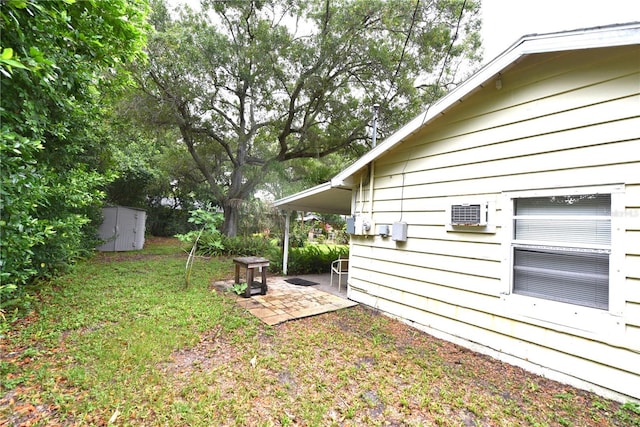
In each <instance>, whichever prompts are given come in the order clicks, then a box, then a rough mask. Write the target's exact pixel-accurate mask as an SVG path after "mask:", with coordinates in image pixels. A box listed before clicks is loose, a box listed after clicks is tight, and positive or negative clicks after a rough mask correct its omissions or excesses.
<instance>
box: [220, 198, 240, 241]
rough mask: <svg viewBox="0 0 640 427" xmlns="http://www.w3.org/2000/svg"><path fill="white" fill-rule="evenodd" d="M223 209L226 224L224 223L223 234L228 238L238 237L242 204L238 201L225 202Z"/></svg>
mask: <svg viewBox="0 0 640 427" xmlns="http://www.w3.org/2000/svg"><path fill="white" fill-rule="evenodd" d="M240 202H241V201H240ZM222 209H223V211H224V222H223V223H222V234H224V235H225V236H228V237H236V236H237V235H238V219H239V215H240V203H239V201H238V200H237V199H233V200H224V201H223V202H222Z"/></svg>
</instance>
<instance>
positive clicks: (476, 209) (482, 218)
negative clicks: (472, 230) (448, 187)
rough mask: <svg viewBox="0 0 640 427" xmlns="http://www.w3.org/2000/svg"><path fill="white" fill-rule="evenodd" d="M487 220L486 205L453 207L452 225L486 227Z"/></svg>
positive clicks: (466, 204) (465, 204)
mask: <svg viewBox="0 0 640 427" xmlns="http://www.w3.org/2000/svg"><path fill="white" fill-rule="evenodd" d="M487 219H488V218H487V205H486V203H482V204H469V203H463V204H460V205H451V225H454V226H484V225H487Z"/></svg>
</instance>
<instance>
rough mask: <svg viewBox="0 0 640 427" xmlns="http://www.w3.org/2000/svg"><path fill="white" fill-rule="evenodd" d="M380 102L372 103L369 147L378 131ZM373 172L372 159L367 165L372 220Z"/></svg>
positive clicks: (374, 145) (371, 217) (373, 164)
mask: <svg viewBox="0 0 640 427" xmlns="http://www.w3.org/2000/svg"><path fill="white" fill-rule="evenodd" d="M379 109H380V104H373V130H372V131H371V149H372V150H373V149H374V148H376V139H377V136H378V135H377V133H378V110H379ZM374 174H375V163H374V161H373V160H372V161H371V166H370V167H369V218H370V220H371V221H373V175H374Z"/></svg>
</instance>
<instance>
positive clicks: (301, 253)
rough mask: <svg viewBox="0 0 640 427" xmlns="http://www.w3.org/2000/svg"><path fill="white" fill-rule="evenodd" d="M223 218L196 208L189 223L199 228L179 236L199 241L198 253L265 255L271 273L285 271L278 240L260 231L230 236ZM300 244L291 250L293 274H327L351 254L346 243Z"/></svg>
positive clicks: (291, 272) (191, 241) (288, 270)
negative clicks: (225, 232)
mask: <svg viewBox="0 0 640 427" xmlns="http://www.w3.org/2000/svg"><path fill="white" fill-rule="evenodd" d="M222 221H223V218H222V214H220V213H215V212H211V211H209V210H207V209H196V210H194V211H191V218H189V222H191V223H193V224H195V225H196V226H198V227H199V229H198V230H194V231H190V232H189V233H186V234H180V235H177V236H176V237H178V238H179V239H180V240H181V241H182V242H184V243H188V244H189V245H194V244H196V245H197V246H196V253H197V254H198V255H203V256H220V255H229V256H262V257H265V258H268V259H269V261H270V264H269V270H270V271H271V272H282V247H280V245H279V241H278V240H277V239H269V238H267V237H265V236H262V235H259V234H256V235H251V236H236V237H228V236H225V235H223V234H222V233H220V231H219V227H220V224H221V223H222ZM300 240H302V239H300ZM297 243H299V245H298V246H300V247H291V248H290V249H289V260H288V269H287V273H289V274H313V273H327V272H329V271H330V268H331V262H332V261H334V260H336V259H338V258H339V257H342V258H346V257H347V256H348V255H349V248H348V246H346V245H324V244H309V243H307V244H303V243H302V242H301V241H300V242H297Z"/></svg>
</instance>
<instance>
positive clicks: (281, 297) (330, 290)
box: [214, 274, 358, 325]
mask: <svg viewBox="0 0 640 427" xmlns="http://www.w3.org/2000/svg"><path fill="white" fill-rule="evenodd" d="M292 278H297V279H304V280H307V281H310V282H314V283H316V284H315V285H310V286H301V285H294V284H291V283H288V282H286V281H285V280H287V279H292ZM330 280H331V276H330V275H329V274H314V275H300V276H292V277H281V276H274V277H269V278H268V280H267V283H268V286H269V291H268V292H267V294H266V295H256V296H253V297H251V298H244V297H241V296H235V298H236V303H237V304H238V305H239V306H240V307H242V308H244V309H246V310H247V311H249V312H250V313H251V314H253V315H254V316H256V317H257V318H259V319H260V320H262V321H263V322H264V323H266V324H267V325H277V324H278V323H282V322H286V321H288V320H294V319H300V318H303V317H309V316H315V315H317V314H322V313H328V312H330V311H335V310H340V309H342V308H347V307H353V306H356V305H358V304H357V303H355V302H353V301H350V300H348V299H347V290H346V285H345V283H343V284H342V289H341V290H340V292H338V286H337V284H336V283H334V285H333V286H331V285H330ZM334 280H336V278H335V277H334ZM232 285H233V280H226V281H222V282H216V283H214V286H215V287H216V288H217V289H220V290H228V289H230V288H231V286H232Z"/></svg>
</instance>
